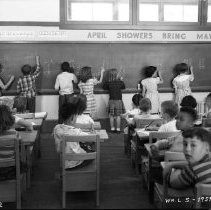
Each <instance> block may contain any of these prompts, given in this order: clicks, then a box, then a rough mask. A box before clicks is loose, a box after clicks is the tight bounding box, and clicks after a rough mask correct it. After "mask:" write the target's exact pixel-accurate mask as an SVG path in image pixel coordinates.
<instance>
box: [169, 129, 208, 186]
mask: <svg viewBox="0 0 211 210" xmlns="http://www.w3.org/2000/svg"><path fill="white" fill-rule="evenodd" d="M182 135H183V138H184V140H183V145H184V150H183V152H184V155H185V158H186V160H187V161H188V165H187V166H186V167H185V168H183V169H176V170H172V171H171V174H170V176H169V185H170V186H171V187H173V188H178V189H182V188H187V187H193V186H194V185H195V184H197V183H205V184H211V158H210V151H211V142H210V139H211V133H210V132H209V131H208V130H206V129H204V128H191V129H188V130H186V131H184V132H183V134H182Z"/></svg>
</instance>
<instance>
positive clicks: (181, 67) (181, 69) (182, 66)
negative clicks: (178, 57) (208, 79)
mask: <svg viewBox="0 0 211 210" xmlns="http://www.w3.org/2000/svg"><path fill="white" fill-rule="evenodd" d="M188 70H189V67H188V65H187V64H186V63H179V64H177V65H176V66H175V71H176V73H177V74H184V73H186V72H188Z"/></svg>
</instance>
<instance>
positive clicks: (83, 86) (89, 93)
mask: <svg viewBox="0 0 211 210" xmlns="http://www.w3.org/2000/svg"><path fill="white" fill-rule="evenodd" d="M97 83H98V80H97V79H89V80H87V81H86V83H83V82H81V81H80V82H79V84H78V87H79V88H80V90H81V93H82V94H84V95H86V98H87V108H86V110H85V112H88V113H90V115H91V117H94V116H95V114H96V101H95V97H94V86H95V85H97Z"/></svg>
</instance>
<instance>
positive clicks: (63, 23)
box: [60, 0, 134, 29]
mask: <svg viewBox="0 0 211 210" xmlns="http://www.w3.org/2000/svg"><path fill="white" fill-rule="evenodd" d="M74 1H75V2H77V1H76V0H73V2H74ZM80 1H81V2H82V1H85V0H80ZM67 2H68V0H60V29H120V28H124V29H128V28H129V27H131V26H132V24H133V13H132V11H133V9H132V8H133V4H134V1H131V0H129V21H68V20H67V10H68V8H67V7H66V6H67ZM85 2H86V1H85Z"/></svg>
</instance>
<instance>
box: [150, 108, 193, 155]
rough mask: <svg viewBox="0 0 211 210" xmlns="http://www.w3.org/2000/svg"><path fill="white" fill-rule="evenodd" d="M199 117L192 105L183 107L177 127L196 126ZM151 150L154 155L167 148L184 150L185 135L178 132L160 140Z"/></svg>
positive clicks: (185, 128) (183, 129)
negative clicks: (173, 135)
mask: <svg viewBox="0 0 211 210" xmlns="http://www.w3.org/2000/svg"><path fill="white" fill-rule="evenodd" d="M196 119H197V113H196V110H194V109H192V108H191V107H182V108H181V109H180V112H179V114H178V118H177V122H176V127H177V129H178V130H181V131H185V130H187V129H189V128H192V127H194V123H195V121H196ZM150 148H151V152H152V154H153V155H154V157H158V153H159V150H162V149H167V150H169V151H174V152H183V137H182V134H181V133H180V134H178V135H177V136H175V137H172V138H168V139H163V140H158V141H157V142H156V143H154V144H152V145H151V147H150Z"/></svg>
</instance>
